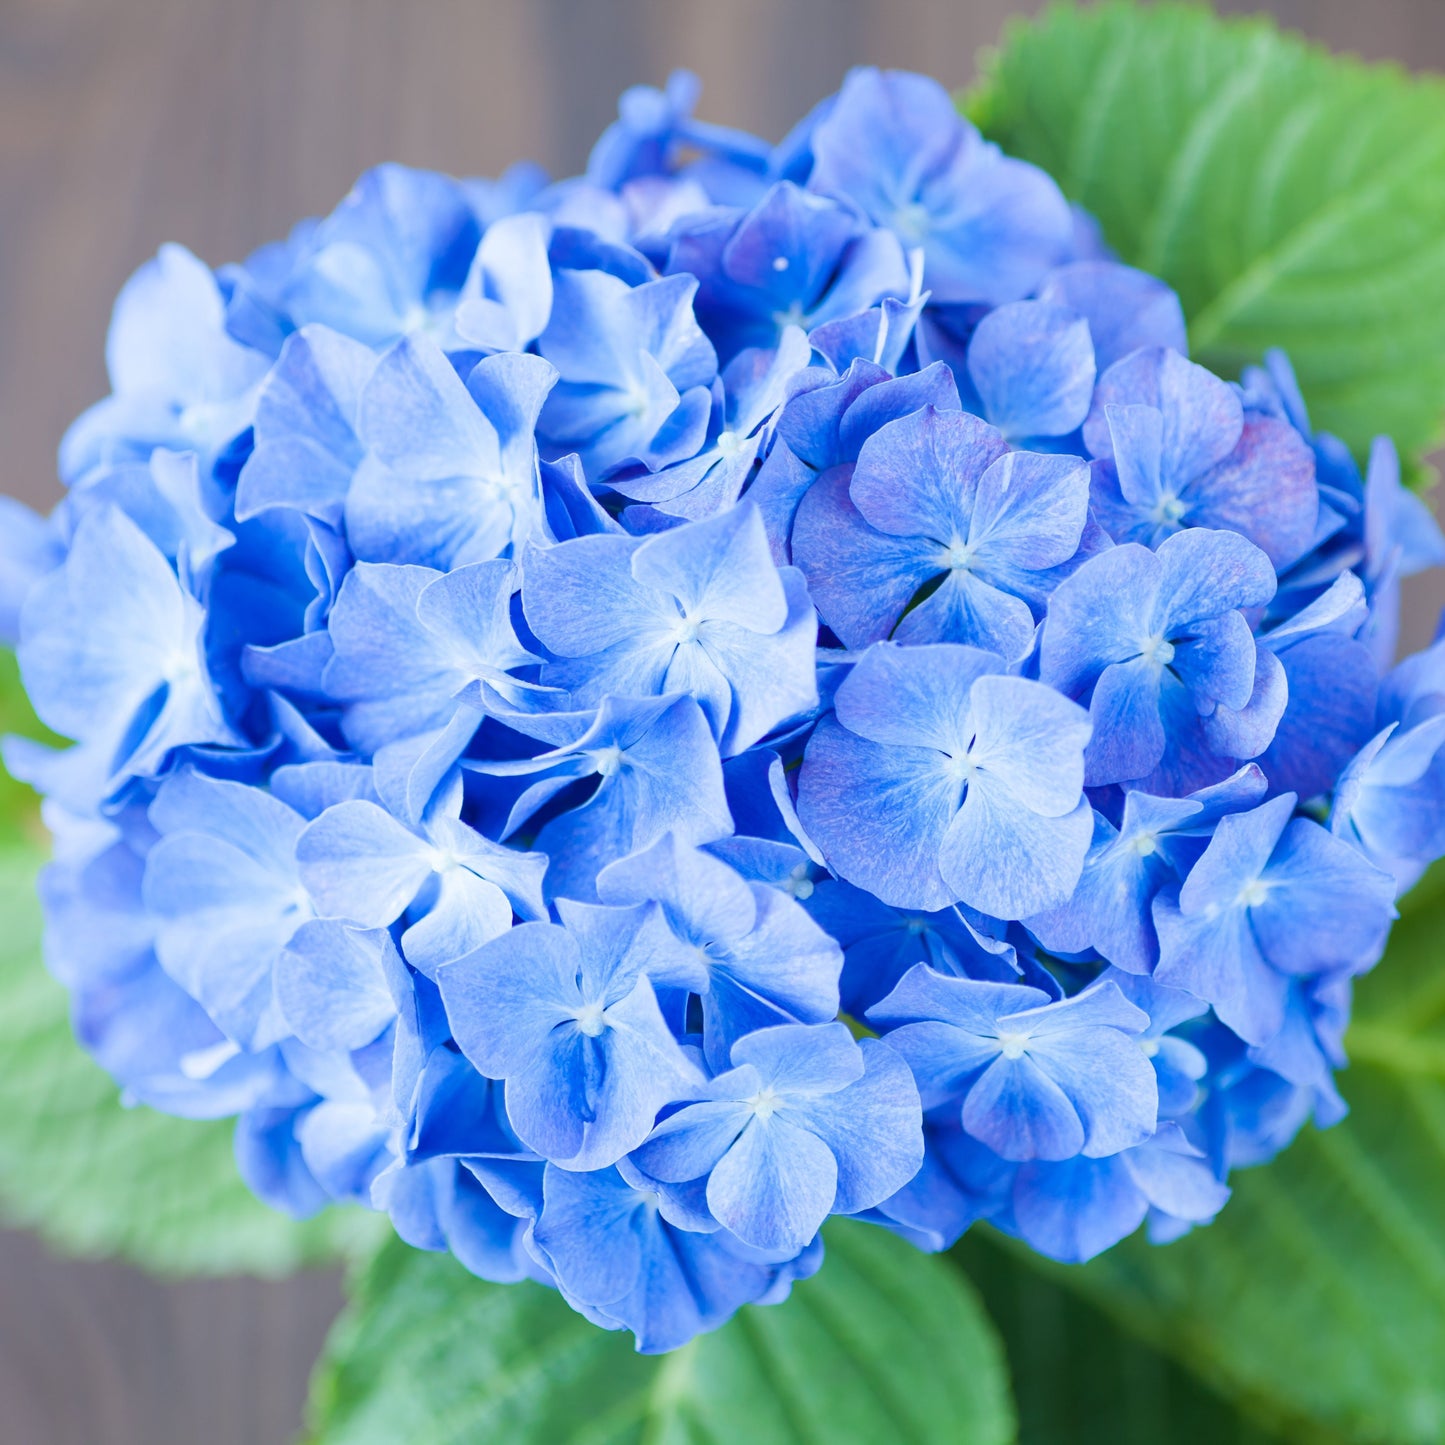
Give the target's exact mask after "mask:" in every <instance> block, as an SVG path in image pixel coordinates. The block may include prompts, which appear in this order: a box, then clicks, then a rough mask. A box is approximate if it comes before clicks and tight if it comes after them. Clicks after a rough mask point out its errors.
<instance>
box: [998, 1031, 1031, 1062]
mask: <svg viewBox="0 0 1445 1445" xmlns="http://www.w3.org/2000/svg"><path fill="white" fill-rule="evenodd" d="M1028 1046H1029V1036H1028V1035H1027V1034H1000V1035H999V1036H998V1048H999V1052H1000V1053H1001V1054H1002V1055H1003V1056H1004V1058H1006V1059H1021V1058H1023V1056H1024V1051H1025V1050H1026V1049H1027V1048H1028Z"/></svg>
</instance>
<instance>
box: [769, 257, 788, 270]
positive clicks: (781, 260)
mask: <svg viewBox="0 0 1445 1445" xmlns="http://www.w3.org/2000/svg"><path fill="white" fill-rule="evenodd" d="M787 269H788V258H787V257H786V256H774V257H773V270H774V271H786V270H787Z"/></svg>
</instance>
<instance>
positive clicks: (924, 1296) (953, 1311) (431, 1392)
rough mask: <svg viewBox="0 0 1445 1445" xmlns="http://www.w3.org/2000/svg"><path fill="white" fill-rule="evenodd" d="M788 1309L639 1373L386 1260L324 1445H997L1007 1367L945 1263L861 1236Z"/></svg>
mask: <svg viewBox="0 0 1445 1445" xmlns="http://www.w3.org/2000/svg"><path fill="white" fill-rule="evenodd" d="M827 1240H828V1254H829V1258H828V1262H827V1265H826V1266H825V1267H824V1269H823V1271H822V1272H821V1273H820V1274H819V1275H817V1276H816V1277H815V1278H813V1279H811V1280H806V1281H804V1282H803V1283H801V1284H799V1285H797V1286H795V1287H794V1290H793V1294H792V1297H791V1298H790V1299H789V1300H788V1301H787V1302H786V1303H785V1304H782V1305H777V1306H772V1307H769V1308H766V1309H756V1308H751V1307H750V1308H747V1309H744V1310H743V1311H742V1312H741V1313H740V1314H738V1315H737V1316H736V1317H735V1318H734V1319H733V1320H732V1321H731V1322H730V1323H729V1324H728V1325H726V1326H725V1327H724V1328H723V1329H721V1330H719V1331H717V1332H716V1333H714V1334H711V1335H704V1336H702V1337H700V1338H698V1339H696V1340H694V1341H693V1342H692V1343H691V1344H689V1345H686V1346H684V1347H683V1348H682V1349H681V1350H678V1351H675V1352H674V1353H672V1354H670V1355H666V1356H662V1357H653V1358H649V1357H647V1356H643V1355H638V1354H636V1353H634V1352H633V1350H632V1347H631V1338H630V1336H627V1335H620V1334H612V1333H609V1332H607V1331H604V1330H600V1329H598V1328H597V1327H596V1326H594V1325H590V1324H588V1323H587V1321H585V1320H584V1319H582V1317H581V1316H580V1315H576V1314H573V1313H572V1311H571V1310H570V1309H568V1308H567V1306H566V1305H565V1304H564V1303H563V1302H562V1300H561V1299H560V1298H559V1297H558V1296H557V1295H556V1294H555V1293H554V1292H553V1291H551V1290H547V1289H543V1288H542V1287H540V1286H538V1285H533V1284H521V1285H501V1286H499V1285H488V1284H483V1283H482V1282H481V1281H480V1280H477V1279H474V1278H473V1277H472V1276H470V1275H468V1274H467V1273H466V1272H465V1271H464V1270H463V1269H462V1267H461V1266H460V1265H459V1264H457V1263H456V1262H455V1260H453V1259H451V1258H449V1257H447V1256H439V1255H424V1254H419V1253H417V1252H416V1251H414V1250H411V1249H408V1248H407V1247H406V1246H405V1245H400V1244H397V1245H393V1246H390V1247H388V1248H387V1249H385V1250H383V1251H382V1252H381V1254H380V1255H378V1256H377V1258H376V1259H375V1260H374V1261H373V1262H372V1263H371V1265H370V1266H369V1267H368V1268H367V1270H366V1271H365V1273H364V1274H363V1275H362V1277H361V1278H360V1279H359V1280H358V1282H357V1288H356V1290H355V1293H354V1296H353V1299H352V1303H351V1305H350V1306H349V1307H348V1309H347V1312H346V1314H345V1315H343V1317H342V1319H341V1321H340V1322H339V1323H338V1324H337V1326H336V1328H335V1330H334V1332H333V1334H332V1337H331V1340H330V1342H329V1343H328V1345H327V1351H326V1355H325V1356H324V1358H323V1361H322V1364H321V1366H320V1367H319V1369H318V1372H317V1375H316V1379H315V1381H314V1383H313V1394H312V1405H311V1410H312V1419H313V1430H314V1436H313V1439H314V1441H315V1442H316V1445H411V1442H415V1445H462V1442H467V1445H471V1442H473V1441H491V1440H497V1441H502V1440H505V1441H506V1442H507V1445H530V1442H536V1445H564V1442H576V1445H581V1442H584V1441H585V1442H586V1445H607V1442H616V1445H622V1442H637V1445H733V1442H739V1445H742V1442H747V1445H793V1442H808V1445H843V1442H848V1445H855V1442H856V1445H892V1442H897V1441H909V1442H912V1441H919V1442H923V1441H927V1442H929V1445H935V1442H936V1445H1002V1442H1005V1441H1009V1440H1012V1439H1013V1438H1014V1425H1013V1412H1012V1409H1011V1407H1010V1404H1009V1399H1008V1390H1007V1383H1006V1375H1005V1371H1004V1368H1003V1361H1002V1355H1001V1352H1000V1350H999V1347H998V1344H997V1342H996V1340H995V1338H994V1335H993V1332H992V1330H991V1329H990V1327H989V1325H988V1322H987V1320H986V1319H985V1317H984V1316H983V1314H982V1312H981V1310H980V1308H979V1305H978V1301H977V1298H976V1297H975V1295H974V1294H973V1292H972V1291H971V1290H970V1289H969V1287H968V1285H967V1284H966V1283H965V1282H964V1280H963V1278H962V1276H961V1275H960V1274H959V1272H958V1271H956V1270H955V1269H953V1268H952V1267H951V1266H950V1265H949V1264H948V1263H947V1262H946V1261H943V1260H939V1259H932V1258H929V1257H927V1256H925V1255H921V1254H918V1253H917V1252H915V1251H914V1250H912V1249H911V1248H909V1246H907V1245H905V1244H903V1243H901V1242H900V1241H899V1240H897V1239H895V1238H893V1237H892V1236H891V1235H888V1234H885V1233H884V1232H883V1231H881V1230H878V1229H874V1228H872V1227H870V1226H868V1225H862V1224H856V1223H853V1222H851V1221H838V1222H836V1223H835V1224H833V1225H831V1226H830V1227H829V1229H828V1231H827Z"/></svg>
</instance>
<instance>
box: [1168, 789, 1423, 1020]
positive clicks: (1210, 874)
mask: <svg viewBox="0 0 1445 1445" xmlns="http://www.w3.org/2000/svg"><path fill="white" fill-rule="evenodd" d="M1295 801H1296V799H1295V797H1294V794H1292V793H1285V794H1283V795H1281V796H1280V797H1278V798H1272V799H1271V800H1270V801H1269V802H1267V803H1264V804H1262V805H1261V806H1260V807H1258V808H1254V809H1251V810H1250V811H1249V812H1246V813H1232V814H1230V815H1228V816H1227V817H1224V818H1221V819H1220V821H1219V825H1218V827H1217V828H1216V829H1215V832H1214V836H1213V837H1212V838H1211V839H1210V842H1209V846H1208V847H1207V848H1206V849H1205V850H1204V853H1203V855H1202V856H1201V857H1200V859H1199V861H1198V862H1197V863H1195V865H1194V866H1193V867H1192V868H1191V869H1190V870H1189V874H1188V876H1187V877H1186V878H1185V880H1184V882H1183V884H1182V885H1181V886H1180V887H1178V888H1172V889H1168V890H1166V891H1165V892H1163V893H1161V894H1160V895H1159V896H1158V897H1157V898H1156V899H1155V902H1154V923H1155V927H1156V928H1157V929H1158V930H1159V945H1160V948H1159V966H1158V968H1157V969H1155V977H1156V978H1158V980H1159V981H1160V982H1161V983H1166V984H1171V985H1173V986H1175V987H1180V988H1187V989H1189V991H1190V992H1192V993H1194V994H1196V995H1198V997H1200V998H1202V999H1204V1000H1205V1001H1206V1002H1207V1003H1209V1004H1210V1006H1211V1007H1212V1008H1213V1009H1214V1011H1215V1012H1216V1013H1217V1014H1218V1015H1219V1017H1220V1019H1221V1021H1222V1022H1224V1023H1225V1024H1227V1025H1228V1026H1229V1027H1230V1028H1232V1029H1233V1030H1234V1031H1235V1033H1237V1034H1238V1035H1239V1036H1240V1038H1242V1039H1244V1040H1245V1042H1246V1043H1250V1044H1263V1043H1267V1042H1268V1041H1269V1040H1270V1039H1271V1038H1272V1037H1274V1035H1275V1034H1277V1033H1278V1032H1279V1030H1280V1028H1281V1026H1282V1025H1283V1023H1284V1015H1285V1005H1286V998H1287V993H1288V983H1289V979H1290V978H1291V977H1297V976H1308V975H1312V974H1318V973H1326V972H1329V971H1331V970H1334V969H1347V970H1353V971H1360V970H1362V969H1365V968H1368V967H1369V966H1370V965H1371V964H1372V963H1373V962H1374V961H1375V959H1376V957H1378V955H1379V950H1380V948H1381V947H1382V946H1383V944H1384V939H1385V933H1386V931H1387V930H1388V928H1389V925H1390V919H1391V918H1392V917H1393V916H1394V906H1393V899H1394V895H1395V885H1394V880H1393V879H1392V878H1391V877H1390V875H1389V874H1387V873H1384V872H1382V871H1381V870H1380V869H1378V868H1375V867H1374V866H1373V865H1371V864H1370V863H1369V862H1367V861H1366V860H1365V859H1364V858H1362V857H1361V856H1360V854H1359V853H1357V852H1356V851H1355V850H1354V849H1352V848H1350V847H1348V846H1347V845H1345V844H1344V843H1341V842H1340V841H1339V840H1338V839H1336V838H1334V837H1332V836H1331V835H1330V833H1329V832H1327V831H1326V830H1325V829H1324V828H1322V827H1320V825H1319V824H1318V823H1315V822H1312V821H1311V820H1310V819H1308V818H1295V817H1293V816H1292V814H1293V811H1294V805H1295Z"/></svg>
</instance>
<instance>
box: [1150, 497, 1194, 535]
mask: <svg viewBox="0 0 1445 1445" xmlns="http://www.w3.org/2000/svg"><path fill="white" fill-rule="evenodd" d="M1187 510H1188V508H1187V507H1186V506H1185V504H1184V503H1183V502H1182V501H1181V500H1180V499H1179V498H1178V497H1176V496H1175V495H1174V493H1173V492H1165V493H1164V495H1163V496H1162V497H1160V498H1159V500H1158V502H1157V503H1156V504H1155V507H1154V520H1155V522H1157V523H1159V524H1160V525H1161V526H1166V527H1172V526H1174V525H1175V524H1176V523H1178V522H1180V521H1181V520H1183V517H1184V513H1185V512H1186V511H1187Z"/></svg>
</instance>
